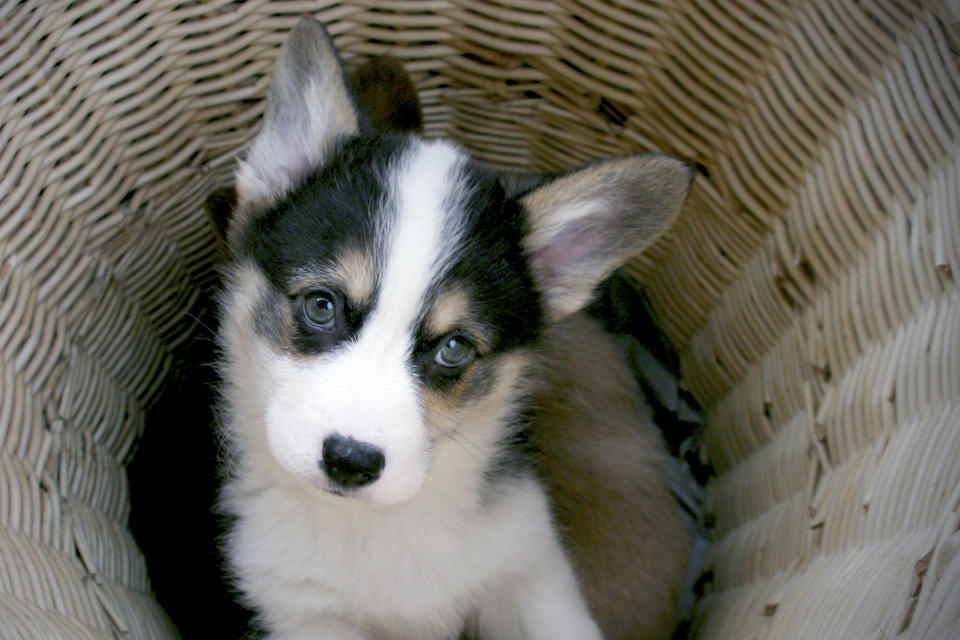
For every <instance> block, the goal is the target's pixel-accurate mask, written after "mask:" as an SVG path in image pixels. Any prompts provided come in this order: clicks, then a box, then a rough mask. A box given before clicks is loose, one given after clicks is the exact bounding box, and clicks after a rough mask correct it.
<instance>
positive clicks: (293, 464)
mask: <svg viewBox="0 0 960 640" xmlns="http://www.w3.org/2000/svg"><path fill="white" fill-rule="evenodd" d="M367 122H368V120H367V119H366V118H365V117H364V115H363V114H362V113H361V112H360V111H359V110H358V109H357V107H356V101H355V100H354V98H353V96H352V94H351V93H350V90H349V86H348V83H347V81H346V80H345V76H344V73H343V70H342V67H341V65H340V62H339V58H338V57H337V55H336V52H335V51H334V49H333V45H332V43H331V41H330V39H329V37H328V36H327V34H326V32H325V31H324V30H323V28H322V27H321V26H320V25H319V24H317V23H316V22H314V21H312V20H309V19H305V20H304V21H301V23H299V24H298V25H297V26H296V27H295V28H294V30H293V31H292V32H291V34H290V38H289V39H288V41H287V43H286V44H285V45H284V47H283V49H282V50H281V53H280V58H279V60H278V62H277V65H276V67H275V69H274V74H273V78H272V79H271V85H270V93H269V97H268V108H267V115H266V118H265V120H264V123H263V128H262V129H261V131H260V133H259V134H258V135H257V136H256V138H254V140H253V142H252V143H251V145H250V148H249V149H248V150H247V153H246V157H245V159H244V160H243V161H242V162H241V163H240V166H239V168H238V170H237V183H236V193H237V206H236V208H235V211H234V219H233V220H231V223H230V228H229V230H228V234H227V237H228V241H229V244H230V248H231V252H232V254H233V256H234V261H233V264H232V266H231V268H230V270H229V273H230V277H229V279H228V285H227V292H226V295H225V296H224V298H223V300H224V304H223V329H222V334H221V343H222V345H223V348H224V355H225V357H224V361H225V374H226V378H227V379H228V393H227V405H228V406H227V407H226V408H227V411H228V419H229V422H230V427H229V428H228V435H229V436H231V437H233V438H235V439H237V440H238V441H239V443H238V444H239V448H240V449H241V451H242V455H247V456H257V455H260V452H262V451H268V452H269V455H270V456H271V458H270V459H271V460H273V461H275V462H276V463H278V464H279V467H280V468H281V469H282V470H284V472H285V473H288V474H289V475H291V476H293V477H295V478H297V479H299V480H300V481H301V482H303V483H305V484H307V485H311V486H315V487H318V488H320V489H322V490H325V491H328V492H331V493H337V494H342V495H349V496H351V497H354V498H360V499H364V500H368V501H371V502H376V503H394V502H399V501H402V500H405V499H407V498H409V497H411V496H412V495H414V494H415V493H416V492H417V491H418V490H419V489H420V487H421V486H422V485H423V483H424V481H425V479H426V478H428V477H430V476H431V474H433V475H436V474H441V475H442V474H447V475H451V474H457V473H460V472H462V471H463V469H457V468H451V467H455V466H456V465H451V464H450V463H449V460H450V459H451V458H450V457H449V456H447V457H444V456H441V455H439V453H438V452H439V450H440V449H441V447H443V446H445V444H449V443H450V442H452V441H456V442H457V444H458V446H459V447H461V448H462V449H463V450H464V451H465V452H466V455H462V456H459V457H458V458H456V460H458V461H459V462H458V463H457V464H460V465H474V466H478V467H479V469H475V470H474V471H479V472H481V473H483V472H486V471H488V468H486V467H485V465H489V464H490V463H491V462H494V463H495V462H496V461H495V460H493V461H491V460H490V457H491V456H493V457H494V458H495V457H496V455H497V451H498V447H499V446H500V445H501V444H502V441H503V438H504V436H503V433H504V431H506V433H507V434H509V428H507V429H502V428H500V427H502V426H504V425H505V423H506V422H507V421H508V420H509V419H510V418H511V417H512V415H513V414H514V413H515V411H516V402H515V401H516V399H517V398H518V397H519V396H520V395H522V393H523V389H522V387H523V384H522V377H523V376H522V371H523V366H524V363H525V362H526V360H527V359H528V357H529V356H528V355H527V354H528V352H529V349H528V347H529V346H530V345H532V344H534V343H535V342H536V339H537V337H538V335H539V333H540V331H541V330H542V328H543V326H544V323H546V322H554V321H557V320H560V319H562V318H563V317H565V316H567V315H569V314H571V313H574V312H576V311H577V310H578V309H580V308H581V307H582V306H583V305H584V304H585V303H586V302H587V301H588V300H589V298H590V295H591V293H592V291H593V289H594V287H595V286H596V285H597V283H598V282H599V281H600V280H601V279H602V278H604V277H605V276H606V275H607V274H609V273H610V271H612V270H613V269H614V268H616V267H617V266H619V265H620V264H621V263H622V262H623V261H624V260H626V259H627V258H628V257H630V256H632V255H634V254H636V253H638V252H639V251H640V250H642V249H643V248H644V247H646V246H647V245H648V244H650V243H651V242H652V241H653V240H655V239H656V238H657V237H658V236H659V235H660V234H661V233H662V232H663V231H664V230H665V229H666V228H667V227H668V226H669V224H670V222H671V221H672V220H673V219H674V218H675V217H676V215H677V213H678V212H679V210H680V208H681V206H682V203H683V201H684V198H685V195H686V192H687V189H688V187H689V184H690V172H689V170H688V169H687V168H686V167H685V165H683V164H682V163H680V162H679V161H677V160H675V159H673V158H669V157H667V156H662V155H641V156H632V157H628V158H621V159H617V160H612V161H607V162H603V163H598V164H595V165H592V166H589V167H587V168H585V169H582V170H579V171H576V172H572V173H569V174H567V175H564V176H561V177H558V178H555V179H553V180H550V181H549V182H547V183H546V184H543V185H542V186H539V187H537V188H536V189H533V190H532V191H529V192H528V193H525V194H523V195H521V196H516V197H514V196H508V195H507V193H506V190H505V189H504V188H503V186H502V185H503V184H504V181H503V180H502V179H500V178H498V177H497V176H496V175H494V174H493V173H492V172H490V171H487V170H484V169H482V168H480V167H479V166H477V165H476V164H475V163H473V162H471V161H470V160H469V159H468V158H467V157H466V156H465V155H464V154H463V153H462V152H461V151H459V150H458V149H457V147H456V146H455V145H452V144H450V143H447V142H442V141H426V140H423V139H421V138H419V137H416V136H384V135H375V134H374V133H373V132H372V131H371V130H370V127H369V126H368V125H367V124H366V123H367ZM508 182H509V181H508ZM510 191H511V192H512V191H513V190H512V189H510ZM441 459H442V460H444V461H446V462H445V463H444V464H446V466H444V465H443V464H441V463H440V460H441Z"/></svg>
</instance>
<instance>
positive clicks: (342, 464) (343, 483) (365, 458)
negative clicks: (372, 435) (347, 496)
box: [320, 433, 385, 489]
mask: <svg viewBox="0 0 960 640" xmlns="http://www.w3.org/2000/svg"><path fill="white" fill-rule="evenodd" d="M384 463H385V459H384V457H383V452H382V451H381V450H380V449H379V448H378V447H376V446H374V445H372V444H369V443H367V442H359V441H357V440H354V439H353V438H345V437H343V436H341V435H339V434H336V433H335V434H333V435H332V436H327V438H326V440H324V441H323V460H322V461H321V463H320V467H321V468H322V469H323V471H324V472H325V473H326V474H327V477H328V478H330V479H331V480H332V481H333V482H335V483H336V484H337V485H339V486H340V487H342V488H344V489H356V488H358V487H362V486H364V485H368V484H370V483H371V482H373V481H374V480H376V479H377V478H379V477H380V472H382V471H383V465H384Z"/></svg>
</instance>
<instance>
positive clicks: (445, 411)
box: [423, 350, 530, 439]
mask: <svg viewBox="0 0 960 640" xmlns="http://www.w3.org/2000/svg"><path fill="white" fill-rule="evenodd" d="M491 360H492V362H487V363H485V364H487V365H488V366H490V368H489V369H488V370H487V371H486V372H485V375H488V376H490V379H491V383H490V387H489V388H488V389H486V390H485V392H484V393H483V394H481V395H479V396H477V397H469V398H465V397H464V396H465V395H466V394H465V393H464V392H465V391H466V390H467V389H468V388H469V387H470V385H471V383H472V382H473V377H474V376H476V375H477V374H478V373H479V371H478V370H479V369H480V367H481V363H478V362H475V363H474V364H472V365H470V367H469V368H468V369H467V370H466V371H465V372H464V374H463V377H462V378H461V379H460V380H459V381H458V382H457V384H455V385H453V386H452V387H451V388H449V389H447V390H445V391H442V392H441V391H436V390H433V389H429V388H428V389H425V391H424V394H423V399H424V419H425V421H426V423H427V426H428V427H429V428H430V430H431V432H432V433H433V435H434V437H436V436H441V435H443V434H445V433H450V432H451V431H454V430H456V429H457V428H458V427H460V426H461V425H469V424H478V423H481V424H482V423H489V421H490V420H497V416H498V415H500V414H502V413H503V412H504V411H505V410H507V409H508V408H509V407H510V406H511V404H512V402H513V401H514V398H516V397H517V396H518V395H520V394H521V393H522V391H521V388H522V387H521V386H520V385H521V383H520V379H521V374H522V372H523V371H524V370H525V369H526V368H527V367H528V366H529V364H530V357H529V355H528V354H527V353H526V352H525V351H522V350H517V351H515V352H513V353H509V354H506V355H501V356H496V357H495V358H492V359H491ZM461 435H463V437H465V438H467V439H469V438H470V434H469V433H464V434H461Z"/></svg>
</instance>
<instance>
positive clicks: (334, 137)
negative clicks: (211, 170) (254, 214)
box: [237, 17, 360, 205]
mask: <svg viewBox="0 0 960 640" xmlns="http://www.w3.org/2000/svg"><path fill="white" fill-rule="evenodd" d="M359 130H360V116H359V112H358V110H357V107H356V104H355V103H354V99H353V96H352V95H351V92H350V89H349V85H348V81H347V77H346V75H345V74H344V71H343V66H342V64H341V62H340V57H339V56H338V55H337V52H336V49H334V46H333V42H332V41H331V39H330V36H329V35H328V34H327V31H326V29H324V28H323V26H322V25H321V24H320V23H319V22H317V21H316V20H314V19H313V18H308V17H305V18H301V19H300V21H299V22H298V23H297V24H296V26H294V28H293V30H291V31H290V35H289V36H287V40H286V42H284V44H283V47H282V48H281V49H280V56H279V58H278V59H277V62H276V65H275V66H274V68H273V75H272V77H271V78H270V91H269V93H268V94H267V112H266V115H265V116H264V121H263V128H262V129H261V130H260V133H259V134H257V136H256V138H254V140H253V142H252V143H251V144H250V147H249V149H248V151H247V154H246V157H245V158H244V160H243V161H242V162H241V163H240V166H239V168H238V170H237V198H238V203H239V204H240V205H244V204H248V203H255V204H262V203H269V202H271V201H273V200H275V199H276V198H277V197H279V196H280V195H282V194H284V193H285V192H286V191H287V190H288V189H289V188H290V187H292V186H293V185H294V184H295V183H296V182H297V181H298V180H299V179H301V178H303V177H304V176H305V175H307V174H308V173H309V172H310V171H311V170H313V169H315V168H317V167H319V166H320V165H322V164H323V162H324V161H325V159H326V158H327V157H328V156H329V154H330V152H331V150H332V149H333V146H334V145H335V144H336V142H337V141H338V140H340V139H343V138H346V137H349V136H351V135H355V134H356V133H358V132H359Z"/></svg>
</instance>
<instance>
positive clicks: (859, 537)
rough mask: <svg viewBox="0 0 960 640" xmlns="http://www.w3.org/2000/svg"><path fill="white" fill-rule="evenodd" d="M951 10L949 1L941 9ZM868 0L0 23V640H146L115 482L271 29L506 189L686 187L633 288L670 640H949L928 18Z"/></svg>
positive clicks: (942, 154)
mask: <svg viewBox="0 0 960 640" xmlns="http://www.w3.org/2000/svg"><path fill="white" fill-rule="evenodd" d="M951 7H952V9H953V11H954V12H953V13H951ZM956 10H957V3H956V2H953V3H950V4H949V5H947V4H946V3H943V4H941V3H936V2H932V1H931V2H914V3H910V2H899V1H897V0H872V1H871V0H860V1H854V0H819V1H809V2H787V1H786V0H771V1H769V2H762V1H761V0H730V1H722V0H690V1H682V0H652V1H649V2H645V1H642V0H617V1H616V2H604V1H603V0H558V1H557V2H548V1H546V0H516V1H511V2H506V1H505V0H499V1H498V0H489V1H488V0H421V1H417V2H414V1H412V0H358V1H355V2H346V3H338V2H323V1H316V2H310V1H299V2H298V1H290V2H274V3H269V2H265V1H261V0H250V1H247V2H241V1H235V0H211V1H209V2H204V1H193V2H191V1H182V0H167V1H163V0H158V1H155V2H147V1H142V2H116V1H113V0H110V1H108V0H100V1H96V0H89V1H80V2H67V1H50V0H20V1H17V0H9V1H7V2H4V3H2V4H0V637H2V638H4V639H7V638H28V639H30V640H35V639H41V638H56V639H62V638H90V639H104V638H117V637H130V638H171V637H176V631H175V629H174V628H173V626H172V624H171V623H170V622H169V620H168V618H167V616H166V615H165V613H164V612H163V611H162V609H161V608H160V606H159V605H158V604H156V602H155V600H153V599H152V597H151V595H150V593H151V592H150V585H149V583H148V579H147V576H146V571H145V568H144V567H145V564H144V560H143V557H142V555H141V554H140V552H139V551H138V549H137V547H136V545H135V543H134V541H133V539H132V537H131V535H130V534H129V532H128V530H127V528H126V524H127V519H128V514H129V508H130V501H129V497H128V491H127V481H126V476H125V472H124V466H125V464H126V462H127V461H128V459H129V457H130V454H131V451H132V448H133V446H134V444H135V443H136V441H137V440H138V437H139V435H140V434H141V432H142V428H143V423H144V415H145V411H146V409H147V408H149V407H150V406H151V404H152V403H153V402H154V401H155V400H156V398H157V397H158V393H159V391H160V389H161V388H162V386H163V384H164V381H165V379H166V377H167V374H168V372H169V371H170V369H171V367H172V366H173V365H174V363H175V362H176V354H177V352H178V349H179V348H180V345H182V344H183V343H184V341H185V340H187V339H188V338H189V337H190V336H191V335H194V334H195V333H196V331H197V327H196V324H197V323H196V321H195V320H194V319H193V317H192V315H191V309H192V307H193V305H194V303H195V301H196V300H197V299H198V296H200V295H201V293H202V292H204V291H206V290H207V289H209V288H210V286H211V284H212V283H213V275H212V273H213V272H212V269H211V266H212V264H213V262H214V261H215V257H216V247H215V244H214V242H213V238H212V234H211V232H210V230H209V229H208V226H207V223H206V221H205V219H204V214H203V208H202V202H203V199H204V197H205V196H206V194H207V193H209V192H210V191H211V190H212V189H213V188H215V187H217V186H219V185H222V184H225V183H226V182H228V181H229V179H230V175H231V171H232V168H233V164H234V159H235V158H236V155H237V153H238V152H239V151H240V150H241V148H242V147H243V145H244V143H245V141H246V140H247V139H249V137H250V135H251V133H252V131H253V129H254V128H255V126H256V124H257V121H258V118H259V116H260V115H261V113H262V110H263V103H262V101H261V99H262V97H263V96H264V93H265V88H266V85H267V80H268V73H269V70H270V68H271V64H272V62H273V59H274V57H275V55H276V53H277V45H278V44H279V43H280V42H281V40H282V39H283V37H284V33H285V32H286V31H287V30H288V29H289V28H290V27H291V26H292V24H293V23H294V22H295V21H296V19H297V17H298V16H299V15H301V14H303V13H310V14H313V15H315V16H317V17H318V18H320V19H321V20H323V21H325V22H326V23H328V25H330V30H331V32H332V33H333V34H334V35H335V37H336V41H337V44H338V45H339V46H340V48H341V49H342V51H343V52H344V55H345V57H346V58H347V59H348V60H351V61H355V60H359V59H361V58H363V57H364V56H368V55H372V54H380V53H384V52H387V51H389V52H390V53H392V54H393V55H394V56H397V57H398V58H400V59H401V60H402V61H403V62H404V64H405V66H406V67H407V69H408V70H409V71H410V72H411V74H412V75H413V77H414V79H415V81H416V83H417V85H418V87H419V89H420V91H421V96H422V100H423V103H424V113H425V118H426V129H427V133H428V134H431V135H446V136H453V137H455V138H457V139H459V140H461V141H462V142H463V143H464V144H466V145H467V146H468V147H469V148H470V149H472V150H473V151H474V152H475V153H476V155H478V156H480V157H482V158H485V159H487V160H490V161H492V162H495V163H498V164H500V165H503V166H507V167H523V168H527V167H539V168H544V167H550V168H556V167H566V166H570V165H574V164H577V163H580V162H582V161H585V160H589V159H592V158H596V157H600V156H611V155H616V154H622V153H625V152H631V151H638V150H649V149H658V150H663V151H666V152H669V153H673V154H676V155H678V156H680V157H683V158H685V159H686V160H688V161H689V162H691V163H693V164H695V165H696V166H697V167H698V169H699V171H700V174H701V175H700V176H699V177H698V179H697V181H696V184H695V186H694V191H693V194H692V196H691V198H690V201H689V203H688V207H687V209H686V210H685V213H684V215H683V216H682V219H681V221H680V223H679V225H678V226H677V227H676V228H675V229H674V231H673V232H671V233H670V234H669V235H668V237H666V238H665V239H664V240H663V241H662V242H660V243H658V245H657V246H656V247H655V248H654V249H653V250H652V251H651V252H649V253H648V254H647V255H645V256H644V257H643V258H642V259H640V260H638V261H636V262H635V263H634V264H633V265H632V267H631V268H632V272H633V273H634V274H635V275H636V276H637V277H638V278H639V280H640V281H641V282H642V283H643V284H644V286H645V287H646V289H647V292H648V294H649V296H650V298H651V300H652V302H653V305H654V307H655V309H656V311H657V313H658V314H659V316H660V318H661V320H662V321H663V323H664V328H665V331H666V333H667V334H668V336H669V338H670V339H671V340H672V342H673V343H674V345H675V346H676V347H677V349H678V350H679V352H680V354H681V362H682V371H683V381H684V384H685V386H686V388H687V389H689V391H690V392H692V393H693V395H694V396H695V397H696V398H697V399H698V400H699V401H700V402H701V404H702V405H703V406H704V407H705V410H706V414H707V418H708V428H707V432H706V434H705V452H704V453H705V455H706V456H707V457H708V458H709V460H710V461H711V462H712V464H713V465H714V466H715V467H716V469H717V471H718V476H717V477H716V478H715V479H714V480H713V481H712V482H711V483H710V486H709V489H708V494H709V508H710V510H711V511H712V512H713V513H714V514H715V523H716V528H715V535H716V543H715V544H714V546H713V548H712V550H711V551H710V557H709V560H708V562H709V566H710V568H711V569H712V571H713V584H712V591H711V593H710V594H709V595H708V596H707V597H705V598H704V599H703V601H702V602H701V603H700V605H699V606H698V608H697V612H696V624H695V632H696V634H697V637H699V638H704V639H706V638H729V639H741V638H818V639H819V638H877V639H881V638H887V639H889V638H895V637H908V636H909V637H911V638H960V622H958V620H960V554H958V549H960V531H958V527H960V524H958V523H960V288H958V283H957V280H958V278H960V67H958V55H957V54H958V51H960V44H958V42H960V38H958V36H960V27H958V23H957V20H958V16H957V13H956Z"/></svg>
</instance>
